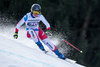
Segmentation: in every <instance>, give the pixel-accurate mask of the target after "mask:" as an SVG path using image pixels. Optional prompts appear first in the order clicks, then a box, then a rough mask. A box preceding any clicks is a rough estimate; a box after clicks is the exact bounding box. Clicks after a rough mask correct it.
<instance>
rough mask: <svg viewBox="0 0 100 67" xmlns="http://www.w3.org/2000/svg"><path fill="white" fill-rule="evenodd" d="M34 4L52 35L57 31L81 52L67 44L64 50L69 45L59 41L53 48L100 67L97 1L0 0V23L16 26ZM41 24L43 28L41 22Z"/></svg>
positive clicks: (86, 64)
mask: <svg viewBox="0 0 100 67" xmlns="http://www.w3.org/2000/svg"><path fill="white" fill-rule="evenodd" d="M34 3H38V4H40V5H41V7H42V11H41V12H42V14H43V15H44V16H45V18H46V19H47V20H48V21H49V23H50V25H51V29H52V31H54V33H55V32H56V33H55V35H58V34H61V35H62V36H61V35H60V37H62V38H63V39H65V40H67V41H69V42H70V43H72V44H73V45H74V46H76V47H77V48H79V49H81V50H82V51H83V53H82V54H80V53H79V52H78V51H77V50H75V49H73V48H72V47H70V48H71V49H70V52H69V53H66V52H67V51H66V49H65V48H66V47H65V46H67V47H69V45H66V43H62V44H60V45H58V46H57V47H58V48H59V50H60V48H62V50H63V51H62V52H63V53H64V55H65V56H66V57H68V58H71V59H74V60H77V61H78V63H80V64H83V65H85V66H87V67H100V40H99V39H100V20H99V19H100V0H0V26H2V24H3V25H5V27H6V25H16V24H17V23H18V21H19V20H20V19H21V18H22V17H23V16H24V15H25V14H26V13H27V12H30V8H31V6H32V4H34ZM7 19H8V20H9V19H11V21H9V22H8V20H7ZM41 27H42V28H43V29H45V27H44V26H43V25H42V23H41ZM62 38H60V39H62Z"/></svg>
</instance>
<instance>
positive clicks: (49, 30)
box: [45, 27, 52, 36]
mask: <svg viewBox="0 0 100 67" xmlns="http://www.w3.org/2000/svg"><path fill="white" fill-rule="evenodd" d="M45 34H46V35H47V36H52V31H51V28H50V27H49V28H47V31H46V32H45Z"/></svg>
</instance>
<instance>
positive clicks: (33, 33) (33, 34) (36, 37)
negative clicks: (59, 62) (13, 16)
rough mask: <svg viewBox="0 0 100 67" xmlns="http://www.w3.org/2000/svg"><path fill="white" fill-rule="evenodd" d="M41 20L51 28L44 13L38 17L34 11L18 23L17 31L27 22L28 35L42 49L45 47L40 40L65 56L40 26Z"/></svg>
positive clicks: (58, 53) (60, 55) (56, 52)
mask: <svg viewBox="0 0 100 67" xmlns="http://www.w3.org/2000/svg"><path fill="white" fill-rule="evenodd" d="M40 21H42V22H43V23H44V24H45V25H46V28H47V30H48V29H50V24H49V23H48V21H47V20H46V19H45V17H44V16H43V15H42V14H39V16H38V17H34V16H33V15H32V13H31V12H29V13H27V14H26V15H25V16H24V17H23V18H22V19H21V20H20V21H19V22H18V24H17V25H16V29H15V32H18V31H19V28H20V27H21V26H22V25H23V24H24V23H25V25H26V31H27V37H28V38H30V39H32V40H33V41H34V42H35V43H36V44H37V45H38V46H39V48H40V49H41V50H42V49H44V47H43V45H42V43H41V42H40V40H41V41H42V42H43V43H44V44H45V45H47V46H48V47H49V48H50V49H51V50H52V51H53V52H54V53H55V54H56V55H58V57H61V58H63V55H62V54H61V53H60V52H59V51H58V49H57V48H56V46H55V45H54V44H53V43H52V42H50V40H49V39H48V38H47V36H46V34H45V33H44V32H43V30H42V29H41V28H40V27H39V22H40Z"/></svg>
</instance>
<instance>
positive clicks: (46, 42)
mask: <svg viewBox="0 0 100 67" xmlns="http://www.w3.org/2000/svg"><path fill="white" fill-rule="evenodd" d="M39 37H40V39H41V40H42V42H43V43H44V44H45V45H47V46H48V47H49V48H50V49H51V50H52V51H53V52H54V53H55V54H56V55H57V56H58V57H59V58H61V59H65V57H64V55H63V54H61V53H60V52H59V51H58V49H57V47H56V46H55V45H54V44H53V43H52V42H50V40H49V39H48V38H47V35H46V34H45V33H44V32H43V30H42V29H41V28H39Z"/></svg>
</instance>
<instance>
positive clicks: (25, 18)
mask: <svg viewBox="0 0 100 67" xmlns="http://www.w3.org/2000/svg"><path fill="white" fill-rule="evenodd" d="M27 19H28V16H27V15H26V16H24V17H23V18H22V19H21V20H20V21H19V22H18V24H17V25H16V28H15V34H14V38H15V39H17V38H18V31H19V28H20V27H21V26H22V25H23V24H24V22H25V21H26V20H27Z"/></svg>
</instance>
